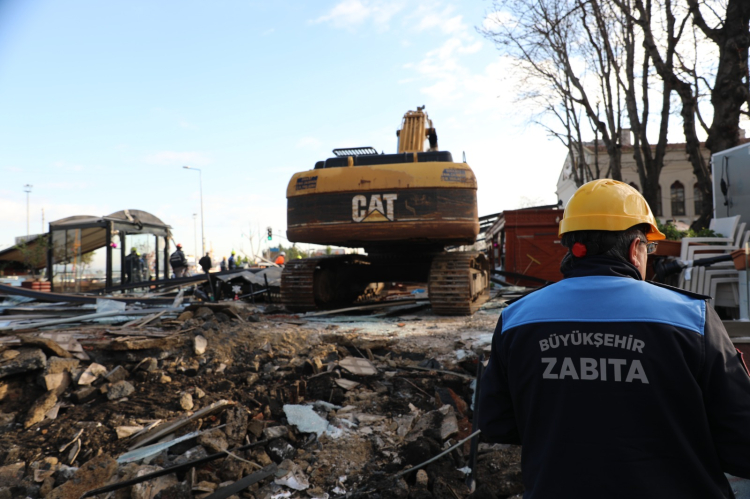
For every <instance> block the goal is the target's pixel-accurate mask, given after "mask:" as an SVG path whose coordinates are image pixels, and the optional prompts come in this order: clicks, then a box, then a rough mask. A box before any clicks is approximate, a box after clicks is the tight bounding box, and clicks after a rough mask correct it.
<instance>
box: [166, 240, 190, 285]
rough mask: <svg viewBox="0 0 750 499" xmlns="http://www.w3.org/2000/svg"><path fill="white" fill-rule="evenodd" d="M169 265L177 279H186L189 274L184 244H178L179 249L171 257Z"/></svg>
mask: <svg viewBox="0 0 750 499" xmlns="http://www.w3.org/2000/svg"><path fill="white" fill-rule="evenodd" d="M169 264H170V265H171V266H172V272H174V276H175V278H179V277H185V275H186V274H187V268H188V261H187V258H186V257H185V253H183V251H182V244H180V243H177V249H176V250H175V252H174V253H172V254H171V255H170V256H169Z"/></svg>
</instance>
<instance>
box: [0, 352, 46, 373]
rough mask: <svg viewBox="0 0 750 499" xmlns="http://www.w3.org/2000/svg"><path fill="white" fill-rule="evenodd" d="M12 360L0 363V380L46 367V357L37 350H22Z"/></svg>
mask: <svg viewBox="0 0 750 499" xmlns="http://www.w3.org/2000/svg"><path fill="white" fill-rule="evenodd" d="M18 352H19V354H18V355H17V356H15V357H14V358H12V359H8V360H4V361H2V362H0V378H4V377H6V376H10V375H11V374H18V373H25V372H29V371H34V370H36V369H44V368H45V367H47V356H46V355H44V352H42V351H41V350H40V349H38V348H22V349H19V350H18Z"/></svg>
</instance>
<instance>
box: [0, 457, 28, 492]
mask: <svg viewBox="0 0 750 499" xmlns="http://www.w3.org/2000/svg"><path fill="white" fill-rule="evenodd" d="M25 475H26V463H25V462H23V461H19V462H17V463H14V464H9V465H7V466H0V483H1V484H3V485H5V486H11V487H12V486H16V485H18V484H19V483H21V480H23V477H24V476H25Z"/></svg>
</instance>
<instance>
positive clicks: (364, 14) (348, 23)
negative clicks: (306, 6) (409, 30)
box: [311, 0, 403, 30]
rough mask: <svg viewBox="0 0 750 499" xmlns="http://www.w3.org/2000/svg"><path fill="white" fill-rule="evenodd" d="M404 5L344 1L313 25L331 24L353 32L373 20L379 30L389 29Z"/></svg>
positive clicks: (383, 2) (364, 0)
mask: <svg viewBox="0 0 750 499" xmlns="http://www.w3.org/2000/svg"><path fill="white" fill-rule="evenodd" d="M402 8H403V5H401V4H399V3H396V2H385V1H379V0H372V1H367V0H342V1H341V2H339V3H338V4H336V5H335V6H334V7H333V8H332V9H331V10H330V11H329V12H328V13H327V14H324V15H322V16H320V17H318V18H317V19H315V20H313V21H311V22H312V23H316V24H317V23H329V24H330V25H332V26H333V27H335V28H339V29H347V30H353V29H354V28H355V27H356V26H359V25H361V24H363V23H364V22H365V21H368V20H371V21H372V22H373V23H374V24H375V25H376V26H377V27H378V28H379V29H388V23H389V21H390V20H391V18H392V17H393V16H394V15H396V13H398V12H399V11H400V10H401V9H402Z"/></svg>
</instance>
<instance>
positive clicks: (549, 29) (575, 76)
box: [483, 0, 624, 185]
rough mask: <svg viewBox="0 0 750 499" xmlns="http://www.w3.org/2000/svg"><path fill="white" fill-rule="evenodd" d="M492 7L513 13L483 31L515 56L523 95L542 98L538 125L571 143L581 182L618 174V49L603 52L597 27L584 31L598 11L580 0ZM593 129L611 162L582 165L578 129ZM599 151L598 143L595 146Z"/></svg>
mask: <svg viewBox="0 0 750 499" xmlns="http://www.w3.org/2000/svg"><path fill="white" fill-rule="evenodd" d="M495 9H496V10H497V11H510V12H513V13H514V14H515V16H516V17H515V19H513V20H512V21H511V22H506V23H498V24H497V25H495V26H493V27H492V28H487V29H484V30H483V34H484V35H485V36H486V37H487V38H489V39H491V40H493V41H494V42H495V43H496V45H497V46H498V48H499V49H500V50H501V51H502V52H504V53H506V54H508V55H510V56H511V57H513V58H514V60H515V61H517V64H516V69H517V70H518V72H519V74H520V75H521V76H522V85H523V87H524V90H523V91H522V92H521V94H520V99H521V100H522V101H527V102H534V103H536V104H540V108H541V116H542V118H544V117H545V116H546V117H550V116H551V117H552V118H554V120H553V122H552V123H549V121H546V120H544V119H539V121H538V122H539V123H542V124H543V126H545V128H546V129H547V130H548V131H549V132H550V133H551V134H552V135H553V136H555V137H557V138H558V139H560V140H561V141H562V142H563V143H564V144H565V146H566V147H567V148H568V152H569V155H570V158H571V161H573V163H574V164H573V175H574V178H575V180H576V183H577V184H579V185H580V183H583V182H584V181H586V180H589V179H591V178H598V177H599V176H600V175H601V174H602V173H604V174H605V175H604V176H607V177H611V178H613V179H616V180H622V172H621V132H622V118H623V107H624V106H623V102H622V95H621V94H620V91H621V86H620V85H619V84H618V75H617V73H618V71H619V67H620V66H621V61H620V60H618V59H621V58H622V57H623V52H622V51H620V50H619V49H616V50H610V51H606V50H603V48H602V47H603V45H604V43H605V42H604V40H602V39H601V36H602V31H601V30H599V29H588V26H587V23H588V22H589V20H590V19H592V18H593V17H594V16H595V14H594V12H593V10H594V9H595V6H594V5H592V3H591V2H584V1H581V0H498V1H497V2H496V3H495ZM587 127H590V129H591V131H592V132H594V135H595V137H596V142H597V147H598V140H599V137H601V142H602V144H603V145H604V148H605V149H606V151H607V155H608V157H609V167H608V169H607V171H606V172H602V171H601V170H600V168H599V165H598V162H596V163H595V165H594V168H593V169H592V168H591V165H589V164H587V162H586V160H585V157H586V155H585V154H584V141H583V134H584V133H585V132H586V131H587V129H586V128H587ZM595 150H596V148H595Z"/></svg>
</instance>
